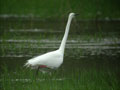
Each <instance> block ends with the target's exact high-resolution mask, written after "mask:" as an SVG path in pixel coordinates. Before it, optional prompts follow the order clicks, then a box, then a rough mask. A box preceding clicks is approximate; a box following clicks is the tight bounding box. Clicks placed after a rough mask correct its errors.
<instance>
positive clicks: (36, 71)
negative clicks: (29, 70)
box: [36, 67, 40, 76]
mask: <svg viewBox="0 0 120 90" xmlns="http://www.w3.org/2000/svg"><path fill="white" fill-rule="evenodd" d="M39 69H40V67H38V68H37V70H36V76H37V75H38V71H39Z"/></svg>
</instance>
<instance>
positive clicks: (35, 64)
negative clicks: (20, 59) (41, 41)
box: [25, 13, 75, 72]
mask: <svg viewBox="0 0 120 90" xmlns="http://www.w3.org/2000/svg"><path fill="white" fill-rule="evenodd" d="M74 16H75V13H70V14H69V17H68V21H67V25H66V29H65V34H64V37H63V39H62V42H61V45H60V47H59V49H58V50H55V51H52V52H48V53H46V54H43V55H40V56H37V57H35V58H32V59H29V60H28V61H27V63H26V64H25V66H26V67H31V68H32V69H33V68H34V69H37V72H38V70H39V69H40V68H50V69H56V68H58V67H60V65H61V64H62V63H63V57H64V50H65V44H66V41H67V37H68V33H69V29H70V24H71V21H72V18H73V17H74Z"/></svg>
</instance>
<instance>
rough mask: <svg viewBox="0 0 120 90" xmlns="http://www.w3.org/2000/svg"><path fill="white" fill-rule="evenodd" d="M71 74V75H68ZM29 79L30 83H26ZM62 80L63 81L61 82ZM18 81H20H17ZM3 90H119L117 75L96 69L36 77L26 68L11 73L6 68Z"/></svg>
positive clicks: (2, 79) (73, 70)
mask: <svg viewBox="0 0 120 90" xmlns="http://www.w3.org/2000/svg"><path fill="white" fill-rule="evenodd" d="M68 72H69V73H68ZM25 79H28V81H25ZM60 79H61V80H60ZM17 80H18V81H17ZM0 83H1V87H0V88H1V89H2V90H43V89H44V90H108V89H109V90H118V89H119V85H118V83H119V82H118V80H117V77H116V74H115V73H114V72H113V71H110V70H105V69H104V70H97V69H95V68H90V69H89V70H86V69H83V70H81V69H71V71H67V70H62V69H61V68H60V69H58V70H57V71H53V72H52V74H51V75H50V74H49V73H46V74H43V73H41V72H39V75H38V76H37V77H35V75H34V71H31V70H29V69H25V68H19V69H15V70H14V71H9V70H8V68H7V67H5V66H4V68H3V70H2V74H1V76H0Z"/></svg>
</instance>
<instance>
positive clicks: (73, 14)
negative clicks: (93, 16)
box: [69, 13, 78, 18]
mask: <svg viewBox="0 0 120 90" xmlns="http://www.w3.org/2000/svg"><path fill="white" fill-rule="evenodd" d="M76 15H78V14H75V13H70V14H69V17H72V18H73V17H75V16H76Z"/></svg>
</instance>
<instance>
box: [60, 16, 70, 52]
mask: <svg viewBox="0 0 120 90" xmlns="http://www.w3.org/2000/svg"><path fill="white" fill-rule="evenodd" d="M71 21H72V17H69V18H68V21H67V25H66V29H65V34H64V37H63V39H62V42H61V45H60V48H59V50H60V51H62V52H63V53H64V49H65V44H66V41H67V37H68V33H69V29H70V24H71Z"/></svg>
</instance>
